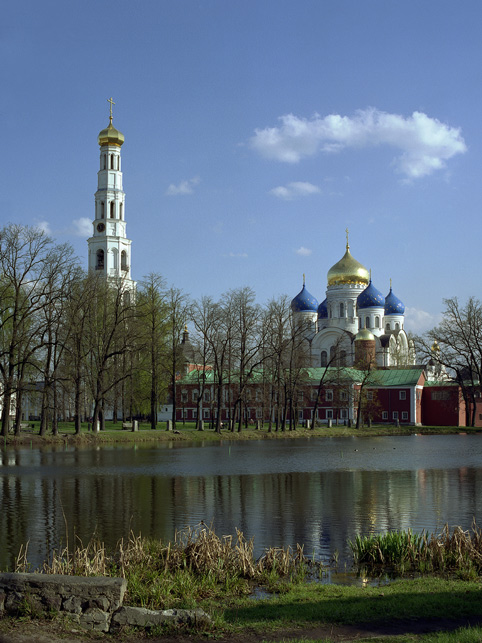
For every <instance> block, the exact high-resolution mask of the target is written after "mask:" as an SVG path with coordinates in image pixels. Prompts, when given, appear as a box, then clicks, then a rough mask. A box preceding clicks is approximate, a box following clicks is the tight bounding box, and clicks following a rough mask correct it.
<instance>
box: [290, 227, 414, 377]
mask: <svg viewBox="0 0 482 643" xmlns="http://www.w3.org/2000/svg"><path fill="white" fill-rule="evenodd" d="M303 281H304V280H303ZM291 311H292V314H293V318H294V322H295V324H296V325H301V326H302V327H303V328H304V335H305V338H306V340H307V343H308V346H309V351H308V353H309V361H310V366H327V365H333V366H334V365H335V363H336V364H339V365H345V366H353V365H354V362H355V342H357V341H365V342H366V341H368V342H374V343H375V355H376V361H377V364H378V366H382V367H388V366H409V365H413V364H415V349H414V346H413V342H412V341H411V340H410V338H409V337H408V335H407V333H406V332H405V329H404V327H403V325H404V314H405V306H404V305H403V303H402V302H401V301H400V299H398V297H396V295H395V294H394V293H393V291H392V287H391V284H390V292H389V293H388V295H387V296H386V297H384V296H383V295H382V293H381V292H380V291H379V290H377V288H375V286H374V285H373V283H372V281H371V277H370V274H369V272H368V270H367V269H366V268H365V266H363V265H362V264H361V263H360V262H359V261H357V260H356V259H355V258H354V257H353V256H352V255H351V253H350V246H349V244H348V231H347V242H346V252H345V254H344V256H343V257H342V258H341V259H340V261H338V262H337V263H336V264H335V265H334V266H332V267H331V268H330V270H329V271H328V285H327V289H326V299H325V300H324V301H322V302H321V304H319V305H318V302H317V300H316V299H315V297H313V295H311V294H310V293H309V292H308V290H307V289H306V286H305V284H304V283H303V288H302V290H301V292H299V293H298V295H296V297H295V298H294V299H293V300H292V302H291Z"/></svg>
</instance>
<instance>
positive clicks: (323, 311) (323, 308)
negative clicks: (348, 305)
mask: <svg viewBox="0 0 482 643" xmlns="http://www.w3.org/2000/svg"><path fill="white" fill-rule="evenodd" d="M318 319H328V305H327V300H326V299H324V300H323V301H322V302H321V304H320V305H319V306H318Z"/></svg>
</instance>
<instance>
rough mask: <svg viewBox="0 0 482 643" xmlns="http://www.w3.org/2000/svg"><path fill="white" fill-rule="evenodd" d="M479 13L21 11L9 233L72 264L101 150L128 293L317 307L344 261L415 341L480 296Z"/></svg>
mask: <svg viewBox="0 0 482 643" xmlns="http://www.w3.org/2000/svg"><path fill="white" fill-rule="evenodd" d="M481 23H482V3H481V2H480V0H466V1H464V0H461V1H459V2H454V1H451V2H447V1H445V0H433V1H432V0H424V1H423V2H420V0H403V1H397V0H296V1H295V0H239V1H237V0H231V1H226V0H171V1H162V0H156V1H152V0H143V1H137V2H134V1H126V0H116V1H115V2H107V1H104V0H96V1H95V2H93V1H91V0H84V1H83V2H70V1H68V0H62V1H60V0H43V1H42V2H41V3H40V2H38V1H37V0H35V1H31V0H26V1H24V2H22V3H13V2H9V3H8V4H5V5H4V6H3V9H2V21H1V24H0V54H1V60H2V62H3V64H2V65H1V68H0V82H1V87H2V91H1V92H0V134H1V142H2V154H1V157H0V158H1V160H0V163H1V168H0V204H1V210H0V212H1V223H7V222H10V221H13V222H19V223H25V224H29V225H40V226H43V227H44V228H45V229H47V230H48V231H49V232H50V233H51V235H52V236H53V237H54V238H55V239H56V240H57V241H59V242H64V241H69V242H70V243H72V244H73V245H74V247H75V250H76V252H77V254H78V255H79V257H80V258H81V259H82V262H83V263H84V265H86V262H87V259H86V258H87V243H86V239H87V237H88V236H89V233H90V230H91V222H92V219H93V216H94V196H93V195H94V192H95V191H96V187H97V168H98V154H99V149H98V146H97V134H98V132H99V131H100V130H101V129H103V128H104V127H105V126H106V125H107V123H108V114H109V111H108V108H109V105H108V103H107V102H106V99H107V98H108V97H110V96H113V97H114V100H115V102H116V105H115V107H114V124H115V126H116V127H117V128H118V129H120V130H121V131H122V132H123V133H124V135H125V139H126V142H125V144H124V146H123V148H122V158H123V172H124V190H125V192H126V220H127V231H128V237H129V238H131V239H132V241H133V247H132V273H133V278H134V279H136V280H137V281H141V280H142V277H143V276H144V275H146V274H148V273H150V272H157V273H160V274H162V275H163V276H164V277H165V279H166V280H167V282H168V283H169V284H172V285H174V286H176V287H179V288H181V289H183V290H184V291H185V292H186V293H189V294H190V295H191V296H192V297H194V298H197V297H200V296H201V295H211V296H213V297H214V298H218V297H220V295H221V294H222V293H223V292H225V291H227V290H229V289H230V288H236V287H238V286H245V285H248V286H251V287H252V288H253V289H254V291H255V292H256V294H257V299H258V301H260V302H266V301H268V300H269V299H270V298H271V297H276V296H278V295H280V294H283V293H286V294H288V295H289V296H292V297H294V296H295V295H296V294H297V293H298V292H299V290H300V289H301V286H302V280H303V273H305V274H306V285H307V288H308V290H309V291H310V292H311V293H312V294H313V295H314V296H315V297H316V298H317V299H318V300H319V301H321V300H322V299H324V296H325V289H326V273H327V271H328V270H329V268H330V267H331V266H332V265H333V264H334V263H335V262H336V261H338V259H340V258H341V256H342V255H343V253H344V246H345V228H347V227H348V228H349V230H350V246H351V251H352V254H353V255H354V256H355V257H356V258H357V259H358V260H359V261H360V262H362V263H363V264H364V265H365V266H366V267H367V268H369V269H371V270H372V276H373V282H374V284H375V286H376V287H377V288H378V289H380V290H381V291H382V292H383V293H384V294H386V293H387V292H388V289H389V280H390V278H391V279H392V281H393V289H394V292H395V293H396V294H397V296H399V297H400V298H401V299H402V300H403V301H404V303H405V305H406V307H407V316H406V328H407V330H414V331H416V332H419V331H422V330H424V329H425V328H428V327H431V326H432V325H433V324H434V323H436V321H437V320H438V318H439V314H440V311H441V310H442V308H443V302H442V300H443V298H444V297H452V296H455V295H457V296H459V298H460V299H461V300H462V301H464V300H465V299H466V298H467V297H468V296H470V295H474V296H476V297H478V296H479V291H480V276H479V273H480V260H479V256H480V238H481V216H480V211H481V203H482V198H481V197H482V181H481V176H482V128H481V127H480V118H481V113H482V109H481V108H482V105H481V102H482V101H481V98H482V65H481V64H480V61H481V60H482V55H481V54H482V52H481V49H482V45H481V43H482V40H481V38H480V24H481Z"/></svg>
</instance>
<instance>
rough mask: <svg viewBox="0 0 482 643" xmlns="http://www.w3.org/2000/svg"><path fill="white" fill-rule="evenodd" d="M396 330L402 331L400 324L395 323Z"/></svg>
mask: <svg viewBox="0 0 482 643" xmlns="http://www.w3.org/2000/svg"><path fill="white" fill-rule="evenodd" d="M395 330H400V324H399V323H398V322H395Z"/></svg>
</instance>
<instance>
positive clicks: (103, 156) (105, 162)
mask: <svg viewBox="0 0 482 643" xmlns="http://www.w3.org/2000/svg"><path fill="white" fill-rule="evenodd" d="M102 159H103V161H102V169H103V170H105V168H106V165H107V159H106V155H105V154H102Z"/></svg>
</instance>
